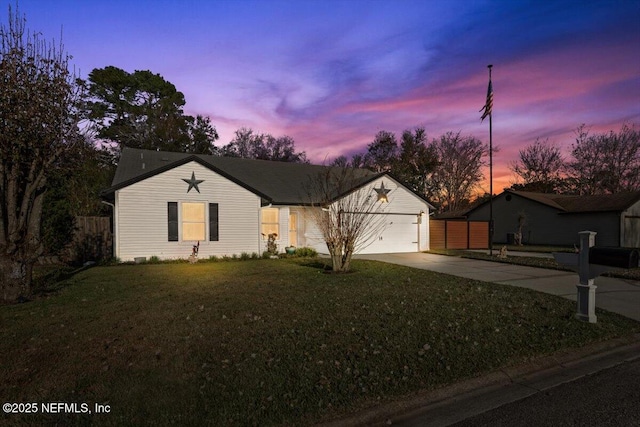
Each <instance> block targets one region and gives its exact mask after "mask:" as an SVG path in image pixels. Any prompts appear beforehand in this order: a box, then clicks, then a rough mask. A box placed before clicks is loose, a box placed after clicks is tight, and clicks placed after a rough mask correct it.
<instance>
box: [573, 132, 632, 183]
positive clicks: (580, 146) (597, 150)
mask: <svg viewBox="0 0 640 427" xmlns="http://www.w3.org/2000/svg"><path fill="white" fill-rule="evenodd" d="M571 155H572V157H573V160H572V161H571V162H570V163H569V175H570V176H571V178H572V180H573V183H574V186H575V189H574V191H575V192H577V193H579V194H603V193H604V194H606V193H611V194H613V193H619V192H622V191H636V190H640V131H639V130H638V129H636V127H635V125H629V124H624V125H623V126H622V128H621V129H620V132H618V133H616V132H614V131H610V132H609V133H604V134H593V135H592V134H589V129H588V128H587V127H586V126H585V125H582V126H580V127H578V129H576V142H575V144H573V146H572V151H571Z"/></svg>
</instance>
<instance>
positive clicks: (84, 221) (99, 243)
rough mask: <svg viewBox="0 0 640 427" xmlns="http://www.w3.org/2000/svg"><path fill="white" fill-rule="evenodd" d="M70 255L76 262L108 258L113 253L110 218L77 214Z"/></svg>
mask: <svg viewBox="0 0 640 427" xmlns="http://www.w3.org/2000/svg"><path fill="white" fill-rule="evenodd" d="M75 227H76V229H75V232H74V234H73V243H72V245H71V246H72V253H71V257H72V259H73V261H75V262H76V263H84V262H86V261H98V260H101V259H108V258H110V257H111V256H112V254H113V234H112V232H111V218H109V217H102V216H79V217H76V219H75Z"/></svg>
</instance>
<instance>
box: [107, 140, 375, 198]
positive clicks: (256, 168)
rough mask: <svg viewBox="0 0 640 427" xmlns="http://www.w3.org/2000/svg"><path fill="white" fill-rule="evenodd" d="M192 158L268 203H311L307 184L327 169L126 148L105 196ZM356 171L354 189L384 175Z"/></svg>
mask: <svg viewBox="0 0 640 427" xmlns="http://www.w3.org/2000/svg"><path fill="white" fill-rule="evenodd" d="M191 161H196V162H198V163H200V164H202V165H203V166H205V167H207V168H209V169H211V170H213V171H214V172H216V173H219V174H220V175H222V176H224V177H225V178H227V179H229V180H231V181H233V182H235V183H237V184H238V185H241V186H242V187H244V188H246V189H247V190H249V191H251V192H253V193H255V194H257V195H258V196H260V197H262V198H263V199H265V201H266V202H268V203H273V204H280V205H304V204H308V203H309V202H310V201H311V200H309V196H308V194H306V192H305V191H304V186H305V184H306V183H308V182H311V180H312V179H313V178H314V177H317V176H318V175H319V174H320V173H322V172H323V171H326V170H327V167H326V166H318V165H310V164H304V163H288V162H274V161H267V160H253V159H241V158H235V157H220V156H209V155H202V154H196V155H194V154H186V153H173V152H165V151H151V150H140V149H134V148H124V149H123V150H122V153H121V157H120V161H119V162H118V168H117V170H116V174H115V176H114V178H113V182H112V184H111V187H110V188H108V189H106V190H105V191H104V192H103V195H104V196H106V197H112V194H113V193H114V192H115V191H116V190H119V189H121V188H124V187H127V186H129V185H131V184H134V183H136V182H139V181H142V180H143V179H146V178H149V177H151V176H154V175H157V174H159V173H161V172H164V171H167V170H169V169H172V168H174V167H176V166H180V165H181V164H185V163H188V162H191ZM353 171H354V172H353V173H354V175H353V177H354V183H353V188H351V190H355V189H356V188H359V187H361V186H363V185H365V184H367V183H369V182H371V181H373V180H375V179H377V178H378V177H380V176H382V175H384V174H381V173H374V172H371V171H369V170H367V169H354V170H353ZM336 196H342V194H341V195H336Z"/></svg>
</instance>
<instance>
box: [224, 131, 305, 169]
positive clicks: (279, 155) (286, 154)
mask: <svg viewBox="0 0 640 427" xmlns="http://www.w3.org/2000/svg"><path fill="white" fill-rule="evenodd" d="M221 152H222V155H223V156H228V157H242V158H245V159H260V160H273V161H276V162H290V163H309V161H308V160H307V154H306V153H305V152H304V151H301V152H297V151H296V147H295V141H294V140H293V138H291V137H290V136H286V135H285V136H281V137H278V138H276V137H274V136H272V135H270V134H268V133H267V134H262V133H256V132H254V131H253V129H251V128H245V127H243V128H240V129H238V130H236V133H235V137H234V138H233V140H231V142H229V143H228V144H227V145H225V146H223V147H222V148H221Z"/></svg>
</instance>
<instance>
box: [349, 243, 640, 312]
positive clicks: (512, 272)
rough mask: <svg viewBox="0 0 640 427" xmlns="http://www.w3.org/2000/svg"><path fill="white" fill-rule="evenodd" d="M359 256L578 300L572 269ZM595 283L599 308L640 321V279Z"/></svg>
mask: <svg viewBox="0 0 640 427" xmlns="http://www.w3.org/2000/svg"><path fill="white" fill-rule="evenodd" d="M356 258H361V259H371V260H376V261H383V262H389V263H392V264H400V265H406V266H408V267H413V268H421V269H424V270H431V271H436V272H438V273H446V274H451V275H453V276H459V277H466V278H468V279H477V280H483V281H485V282H493V283H500V284H503V285H511V286H519V287H522V288H529V289H533V290H536V291H540V292H545V293H548V294H552V295H557V296H561V297H563V298H567V299H570V300H573V301H575V300H576V294H577V289H576V285H577V284H578V275H577V274H576V273H573V272H567V271H559V270H549V269H545V268H536V267H525V266H520V265H512V264H504V263H498V262H491V261H482V260H475V259H468V258H460V257H453V256H446V255H435V254H426V253H404V254H374V255H358V256H356ZM595 285H596V286H597V289H596V307H598V308H603V309H605V310H609V311H611V312H614V313H618V314H621V315H623V316H625V317H629V318H631V319H635V320H638V321H640V281H635V280H626V279H617V278H613V277H598V278H597V279H596V280H595Z"/></svg>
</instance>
